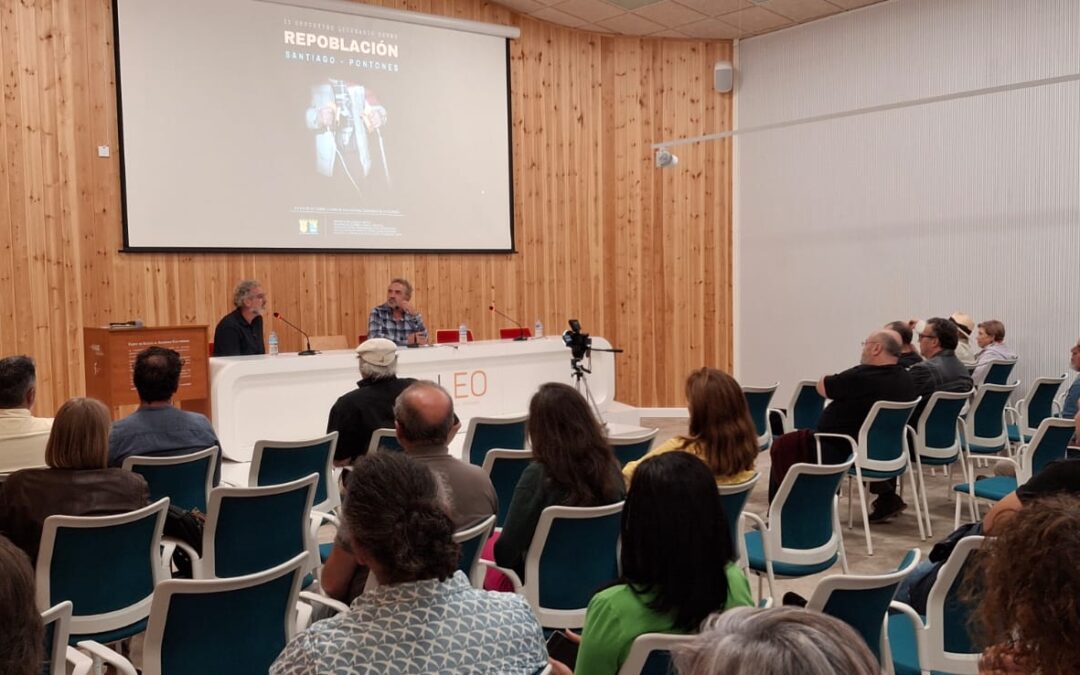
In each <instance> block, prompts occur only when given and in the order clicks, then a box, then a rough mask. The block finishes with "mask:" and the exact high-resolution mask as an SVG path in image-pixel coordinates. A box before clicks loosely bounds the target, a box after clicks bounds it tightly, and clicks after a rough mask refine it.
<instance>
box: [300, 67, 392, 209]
mask: <svg viewBox="0 0 1080 675" xmlns="http://www.w3.org/2000/svg"><path fill="white" fill-rule="evenodd" d="M305 119H306V121H307V128H308V129H311V130H312V131H314V132H315V136H314V138H315V143H314V145H315V167H314V168H315V170H316V171H318V172H319V173H320V174H321V175H323V176H326V177H327V178H329V179H331V180H333V179H334V178H335V175H336V176H337V177H339V178H341V177H344V178H345V179H346V180H347V181H348V184H349V185H350V186H351V187H352V188H353V189H354V190H355V191H356V193H357V194H359V195H363V194H364V192H365V191H367V190H370V189H371V186H373V185H375V184H377V183H378V184H384V185H390V184H391V180H390V165H389V162H388V160H387V158H386V142H385V141H384V139H383V134H382V128H383V126H384V125H385V124H386V119H387V115H386V108H385V107H384V106H381V105H379V102H378V99H376V98H375V94H374V92H372V91H371V90H370V89H367V88H365V87H364V86H363V85H361V84H356V83H352V82H346V81H345V80H339V79H335V78H330V79H329V81H328V82H326V83H324V84H316V85H315V86H313V87H312V88H311V105H310V106H308V109H307V113H306V117H305Z"/></svg>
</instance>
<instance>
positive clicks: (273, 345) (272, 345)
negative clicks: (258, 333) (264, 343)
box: [270, 331, 278, 356]
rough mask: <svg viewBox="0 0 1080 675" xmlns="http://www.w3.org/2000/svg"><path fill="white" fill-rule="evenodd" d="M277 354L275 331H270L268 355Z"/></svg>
mask: <svg viewBox="0 0 1080 675" xmlns="http://www.w3.org/2000/svg"><path fill="white" fill-rule="evenodd" d="M277 355H278V338H277V331H270V356H277Z"/></svg>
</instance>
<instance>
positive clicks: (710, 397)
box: [623, 368, 758, 485]
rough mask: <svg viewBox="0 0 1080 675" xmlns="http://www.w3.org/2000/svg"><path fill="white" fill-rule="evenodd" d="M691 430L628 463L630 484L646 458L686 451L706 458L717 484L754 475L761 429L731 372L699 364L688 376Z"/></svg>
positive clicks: (627, 474) (730, 483)
mask: <svg viewBox="0 0 1080 675" xmlns="http://www.w3.org/2000/svg"><path fill="white" fill-rule="evenodd" d="M686 401H687V408H688V409H689V411H690V428H689V429H688V431H687V434H686V435H685V436H676V437H675V438H672V439H671V440H670V441H667V442H666V443H662V444H661V445H659V446H657V447H655V448H653V449H652V450H650V451H649V452H647V453H645V456H644V457H642V458H641V459H639V460H637V461H634V462H628V463H627V464H626V466H625V467H623V478H624V479H626V483H627V485H629V484H630V480H631V479H632V478H633V476H634V470H635V469H637V467H638V465H640V464H641V462H643V461H645V460H646V459H649V458H650V457H655V456H656V455H662V454H664V453H667V452H674V451H682V452H689V453H690V454H692V455H694V456H696V457H699V458H701V459H702V460H703V461H704V462H705V464H706V465H708V467H709V468H710V469H711V470H712V472H713V475H714V476H716V484H717V485H732V484H735V483H742V482H745V481H748V480H750V479H751V478H753V477H754V473H755V471H754V462H755V461H756V460H757V456H758V447H757V432H756V431H755V430H754V422H753V420H751V419H750V409H749V408H748V407H747V405H746V397H745V396H743V392H742V387H740V386H739V383H738V382H736V381H735V378H733V377H731V376H730V375H728V374H727V373H725V372H723V371H720V370H716V369H715V368H700V369H698V370H695V371H694V372H692V373H690V376H689V377H687V378H686Z"/></svg>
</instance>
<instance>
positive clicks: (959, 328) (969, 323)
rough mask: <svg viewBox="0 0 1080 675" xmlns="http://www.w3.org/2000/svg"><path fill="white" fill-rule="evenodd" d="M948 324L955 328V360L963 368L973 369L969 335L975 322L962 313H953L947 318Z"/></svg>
mask: <svg viewBox="0 0 1080 675" xmlns="http://www.w3.org/2000/svg"><path fill="white" fill-rule="evenodd" d="M949 323H951V324H952V325H953V326H954V327H955V328H956V347H955V348H954V350H955V352H956V358H957V359H959V361H960V363H962V364H964V365H965V366H967V367H969V368H970V367H973V366H974V365H975V352H974V350H972V349H971V334H972V333H973V332H974V331H975V320H974V319H972V318H971V316H969V315H967V314H964V313H963V312H953V314H952V316H950V317H949ZM923 356H926V354H923ZM926 358H930V357H928V356H927V357H926Z"/></svg>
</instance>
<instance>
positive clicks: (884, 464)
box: [857, 398, 919, 471]
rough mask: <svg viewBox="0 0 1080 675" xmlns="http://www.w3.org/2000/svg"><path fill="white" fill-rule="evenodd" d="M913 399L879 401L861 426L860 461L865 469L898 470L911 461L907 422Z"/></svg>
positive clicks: (913, 404) (916, 401)
mask: <svg viewBox="0 0 1080 675" xmlns="http://www.w3.org/2000/svg"><path fill="white" fill-rule="evenodd" d="M918 404H919V398H916V399H915V400H914V401H905V402H899V401H878V402H877V403H875V404H874V405H873V407H872V408H870V414H869V415H867V416H866V421H864V422H863V425H862V428H861V429H859V450H858V458H857V461H858V464H859V466H860V467H862V468H864V469H873V470H875V471H895V470H897V469H899V468H900V467H902V466H904V464H906V463H907V461H908V452H907V451H908V447H907V444H908V437H907V433H906V431H907V423H908V420H909V419H910V418H911V413H912V411H913V410H915V406H917V405H918Z"/></svg>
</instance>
